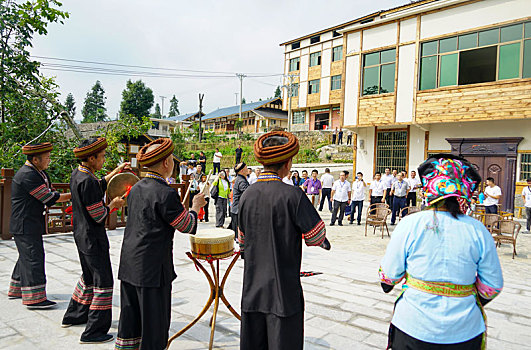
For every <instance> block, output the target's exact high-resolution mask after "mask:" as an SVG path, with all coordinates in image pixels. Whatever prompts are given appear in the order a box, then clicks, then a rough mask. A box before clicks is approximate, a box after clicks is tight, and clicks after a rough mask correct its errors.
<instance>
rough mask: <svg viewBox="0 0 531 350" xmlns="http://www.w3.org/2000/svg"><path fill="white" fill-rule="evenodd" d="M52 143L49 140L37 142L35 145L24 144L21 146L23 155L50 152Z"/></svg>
mask: <svg viewBox="0 0 531 350" xmlns="http://www.w3.org/2000/svg"><path fill="white" fill-rule="evenodd" d="M52 149H53V145H52V144H51V143H49V142H43V143H37V144H35V145H26V146H23V147H22V153H24V154H25V155H28V156H29V155H32V156H36V155H38V154H41V153H46V152H51V150H52Z"/></svg>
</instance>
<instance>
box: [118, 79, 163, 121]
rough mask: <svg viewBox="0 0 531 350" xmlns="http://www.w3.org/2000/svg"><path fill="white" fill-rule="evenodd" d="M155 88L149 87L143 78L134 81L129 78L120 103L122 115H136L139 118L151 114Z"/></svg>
mask: <svg viewBox="0 0 531 350" xmlns="http://www.w3.org/2000/svg"><path fill="white" fill-rule="evenodd" d="M154 100H155V99H154V97H153V90H151V89H150V88H148V87H147V86H146V85H145V84H144V83H143V82H142V80H138V81H135V82H132V81H131V80H128V81H127V83H126V86H125V89H124V91H122V103H121V104H120V116H121V117H123V116H125V115H132V116H135V117H136V118H137V119H138V120H142V118H143V117H148V116H149V111H150V110H151V107H153V102H154Z"/></svg>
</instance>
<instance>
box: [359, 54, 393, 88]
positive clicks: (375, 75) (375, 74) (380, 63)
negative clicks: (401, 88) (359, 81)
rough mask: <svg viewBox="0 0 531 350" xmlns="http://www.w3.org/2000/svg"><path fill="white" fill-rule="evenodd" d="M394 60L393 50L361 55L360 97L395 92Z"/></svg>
mask: <svg viewBox="0 0 531 350" xmlns="http://www.w3.org/2000/svg"><path fill="white" fill-rule="evenodd" d="M395 59H396V50H395V49H390V50H384V51H378V52H371V53H368V54H365V55H363V90H362V95H377V94H384V93H388V92H394V91H395Z"/></svg>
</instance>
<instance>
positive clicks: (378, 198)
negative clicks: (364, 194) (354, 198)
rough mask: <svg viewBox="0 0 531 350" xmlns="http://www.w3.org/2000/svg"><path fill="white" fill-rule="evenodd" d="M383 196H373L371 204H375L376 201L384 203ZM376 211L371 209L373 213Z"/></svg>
mask: <svg viewBox="0 0 531 350" xmlns="http://www.w3.org/2000/svg"><path fill="white" fill-rule="evenodd" d="M382 198H383V196H371V202H370V203H371V204H370V205H373V204H375V203H382ZM373 212H374V211H373V210H371V213H373Z"/></svg>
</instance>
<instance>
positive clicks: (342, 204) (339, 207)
mask: <svg viewBox="0 0 531 350" xmlns="http://www.w3.org/2000/svg"><path fill="white" fill-rule="evenodd" d="M346 207H347V202H339V201H336V200H334V209H333V211H332V224H335V222H336V219H337V221H338V222H339V223H340V224H341V223H342V222H343V216H345V208H346ZM338 211H339V217H338V216H337V212H338Z"/></svg>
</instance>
